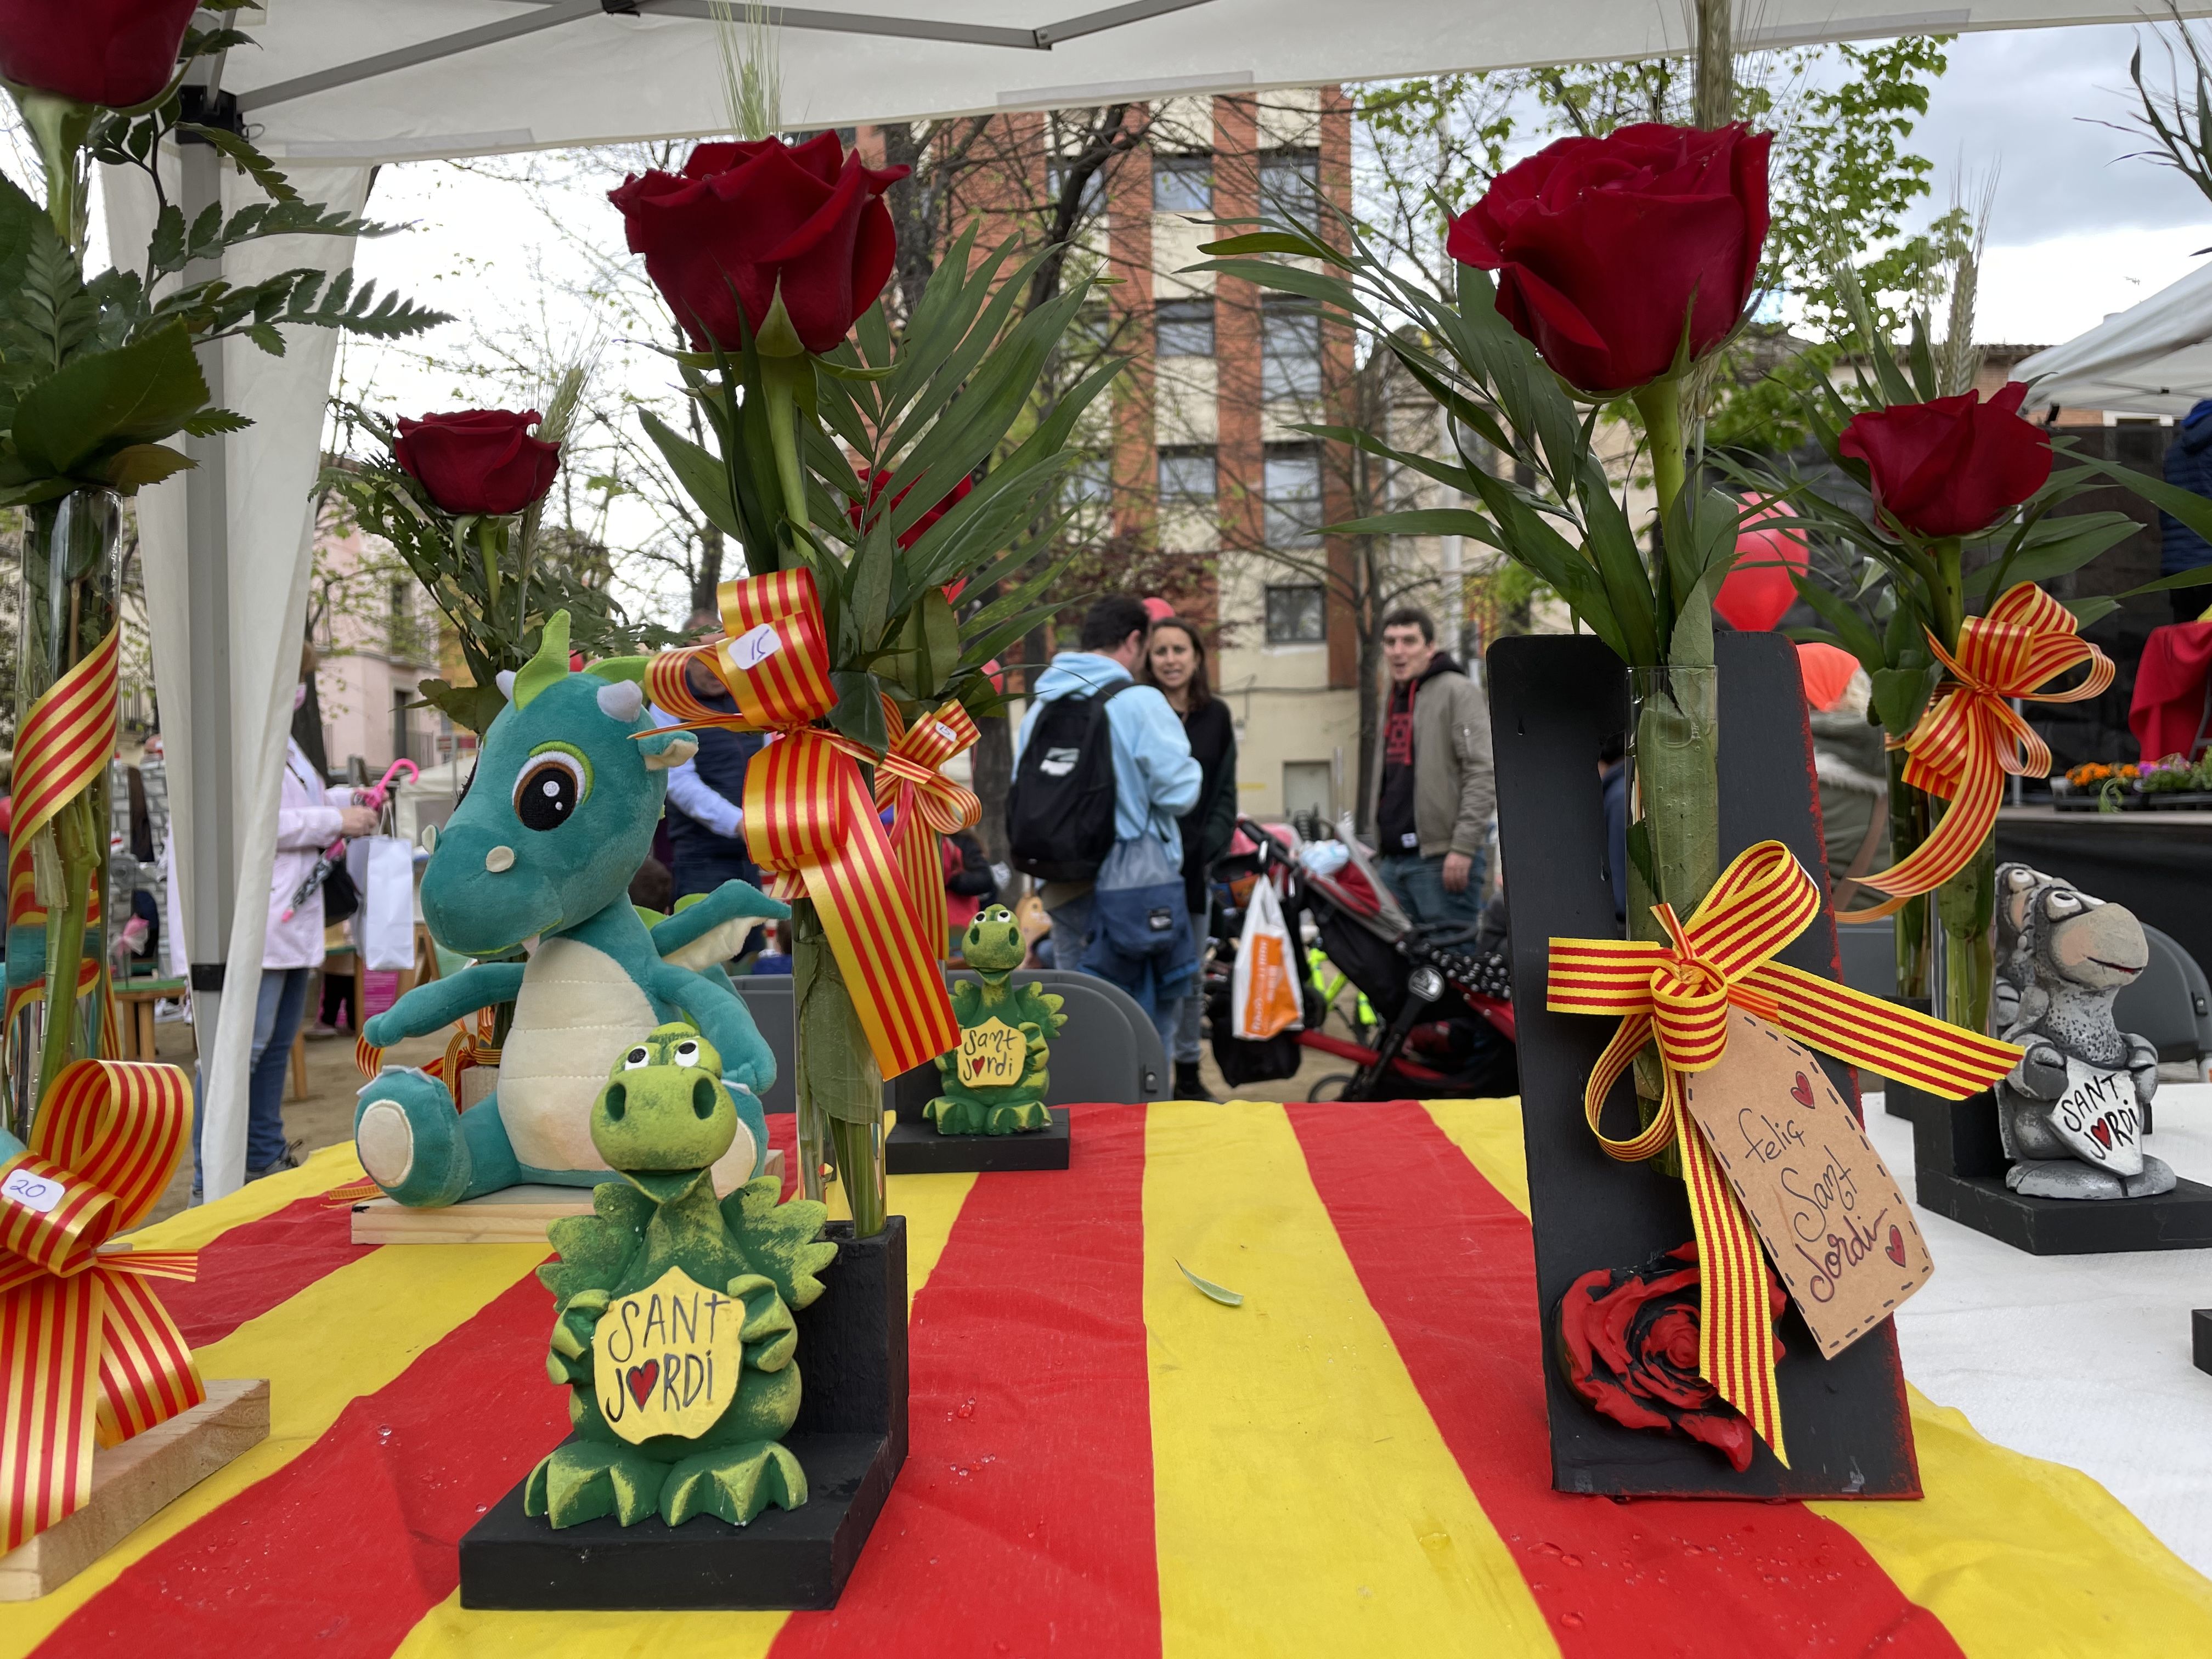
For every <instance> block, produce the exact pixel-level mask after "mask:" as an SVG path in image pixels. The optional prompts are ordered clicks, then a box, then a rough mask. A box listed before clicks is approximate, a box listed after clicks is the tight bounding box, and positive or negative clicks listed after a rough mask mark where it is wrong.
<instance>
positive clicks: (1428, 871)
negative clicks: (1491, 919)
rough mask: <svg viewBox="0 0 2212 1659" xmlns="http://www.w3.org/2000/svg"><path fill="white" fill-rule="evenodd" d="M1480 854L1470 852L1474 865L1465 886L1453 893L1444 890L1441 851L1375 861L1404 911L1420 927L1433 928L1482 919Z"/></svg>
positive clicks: (1377, 870)
mask: <svg viewBox="0 0 2212 1659" xmlns="http://www.w3.org/2000/svg"><path fill="white" fill-rule="evenodd" d="M1482 857H1483V855H1482V854H1480V853H1477V854H1474V855H1473V858H1474V869H1472V870H1471V871H1469V872H1468V878H1467V885H1466V887H1465V888H1463V889H1462V890H1460V891H1459V892H1456V893H1452V892H1447V891H1446V890H1444V855H1443V854H1442V853H1438V854H1434V855H1433V856H1432V857H1429V858H1423V857H1421V856H1420V855H1419V854H1416V853H1393V854H1389V856H1388V857H1384V858H1379V859H1377V860H1375V868H1376V872H1377V873H1379V874H1380V875H1381V876H1382V878H1383V885H1384V886H1386V887H1388V888H1389V890H1390V892H1391V895H1392V896H1393V897H1395V899H1396V900H1397V901H1398V902H1399V903H1400V904H1401V905H1403V906H1404V907H1405V908H1406V914H1407V915H1409V916H1411V917H1413V920H1414V921H1417V922H1419V923H1420V924H1421V925H1422V926H1424V927H1437V926H1438V925H1440V924H1444V923H1450V922H1475V921H1481V920H1482Z"/></svg>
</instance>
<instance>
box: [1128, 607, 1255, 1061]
mask: <svg viewBox="0 0 2212 1659" xmlns="http://www.w3.org/2000/svg"><path fill="white" fill-rule="evenodd" d="M1144 684H1146V685H1152V686H1157V687H1158V688H1159V692H1160V695H1161V696H1164V697H1165V698H1166V699H1167V700H1168V707H1169V708H1172V709H1174V710H1175V712H1176V714H1177V715H1178V716H1179V717H1181V719H1182V727H1183V733H1184V735H1185V736H1186V737H1188V738H1189V739H1190V754H1191V758H1192V759H1193V760H1194V761H1196V762H1197V763H1198V766H1199V784H1198V800H1197V802H1196V804H1195V805H1193V806H1192V807H1191V809H1190V811H1188V812H1187V813H1186V814H1184V816H1183V818H1182V884H1183V900H1184V902H1185V903H1186V904H1187V905H1188V907H1189V908H1190V930H1191V938H1192V939H1193V941H1194V943H1195V944H1196V945H1197V947H1198V953H1199V957H1200V961H1201V962H1202V961H1203V960H1204V958H1205V956H1206V936H1207V934H1208V933H1210V932H1211V931H1212V929H1211V927H1210V925H1209V921H1208V914H1207V912H1208V907H1209V903H1210V901H1211V895H1210V892H1209V889H1210V887H1211V881H1210V879H1209V878H1210V877H1211V875H1212V869H1213V861H1214V860H1216V859H1218V858H1219V857H1220V856H1221V855H1222V854H1223V853H1224V852H1225V851H1227V850H1228V847H1229V842H1230V837H1231V836H1232V835H1234V834H1235V833H1236V829H1237V731H1236V727H1235V726H1234V724H1233V723H1232V722H1231V720H1230V718H1229V705H1228V704H1227V703H1225V702H1222V701H1221V700H1220V699H1219V698H1218V697H1217V696H1214V695H1213V688H1212V686H1211V685H1209V684H1207V683H1206V641H1204V640H1202V639H1200V637H1199V635H1198V630H1197V629H1194V628H1193V627H1192V626H1191V625H1190V624H1189V623H1187V622H1185V621H1183V620H1182V618H1181V617H1160V618H1159V619H1158V621H1156V622H1154V623H1152V630H1151V632H1150V633H1149V634H1147V635H1146V641H1145V671H1144ZM1205 1004H1206V980H1205V975H1204V974H1203V973H1202V972H1201V973H1200V976H1199V979H1198V981H1197V982H1196V983H1194V985H1193V986H1192V987H1191V988H1190V992H1189V994H1188V995H1187V996H1186V997H1184V999H1183V1002H1182V1015H1181V1018H1179V1020H1178V1021H1177V1023H1176V1041H1175V1053H1174V1054H1172V1055H1171V1056H1170V1058H1171V1059H1172V1060H1174V1062H1175V1095H1176V1099H1178V1100H1206V1099H1210V1098H1212V1097H1211V1096H1209V1095H1208V1094H1207V1093H1206V1087H1205V1085H1203V1084H1202V1083H1200V1081H1199V1076H1198V1061H1199V1056H1200V1054H1201V1053H1203V1052H1204V1050H1203V1048H1202V1047H1201V1045H1200V1035H1199V1020H1200V1012H1201V1011H1202V1010H1203V1008H1204V1006H1205Z"/></svg>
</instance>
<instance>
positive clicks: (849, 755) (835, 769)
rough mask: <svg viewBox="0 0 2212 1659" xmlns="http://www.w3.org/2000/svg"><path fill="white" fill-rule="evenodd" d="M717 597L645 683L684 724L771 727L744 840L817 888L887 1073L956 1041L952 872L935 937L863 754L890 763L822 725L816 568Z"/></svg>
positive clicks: (751, 772)
mask: <svg viewBox="0 0 2212 1659" xmlns="http://www.w3.org/2000/svg"><path fill="white" fill-rule="evenodd" d="M717 598H718V601H719V603H720V607H721V612H722V628H723V637H722V638H721V639H720V640H717V641H714V643H712V644H711V645H702V646H691V647H687V648H686V649H684V650H682V651H669V652H664V653H661V654H660V655H659V656H657V657H655V658H654V659H653V660H652V662H651V663H649V664H648V665H647V668H646V676H645V685H646V692H647V696H650V697H651V698H652V699H653V702H654V703H655V704H656V705H657V706H658V707H659V708H662V709H664V710H665V711H666V712H667V713H669V714H673V715H675V716H676V721H675V724H676V726H678V727H679V728H683V729H686V730H690V729H696V728H698V727H701V726H720V727H724V728H726V729H728V730H732V731H738V732H769V733H771V734H773V735H772V737H771V738H770V741H769V744H768V746H767V747H766V748H765V749H763V750H761V752H760V753H759V754H758V755H757V756H756V757H754V758H753V762H752V763H751V764H750V766H748V767H747V768H746V769H745V799H744V815H745V845H746V847H747V848H748V849H749V850H750V852H751V854H752V856H753V861H754V862H755V863H757V864H758V865H759V866H761V867H762V868H763V870H769V871H773V872H777V873H779V874H786V875H791V876H795V877H796V878H798V880H799V883H800V884H801V885H802V886H803V887H804V889H805V893H806V896H808V897H809V898H811V899H812V900H813V902H814V906H815V908H816V909H817V911H818V912H819V913H820V915H821V917H822V927H823V933H826V934H827V935H828V936H829V948H830V949H831V951H834V952H835V953H836V957H837V965H838V966H839V968H841V969H843V972H844V978H845V985H846V988H847V989H848V991H850V992H851V994H852V997H853V1006H854V1009H855V1011H856V1012H858V1013H859V1014H860V1024H861V1028H862V1029H863V1030H866V1032H867V1034H868V1047H869V1048H870V1049H872V1051H873V1053H874V1054H875V1057H876V1064H877V1065H878V1066H879V1067H881V1068H882V1071H883V1073H884V1076H885V1077H890V1076H893V1075H895V1074H896V1073H900V1072H904V1071H908V1070H909V1069H911V1068H912V1067H914V1066H919V1065H921V1063H922V1061H924V1060H932V1059H934V1058H935V1057H936V1056H937V1055H939V1054H943V1053H944V1052H945V1050H946V1049H948V1048H951V1047H952V1045H953V1044H954V1043H955V1042H958V1041H959V1040H960V1031H959V1028H958V1026H957V1025H956V1024H954V1023H953V1018H952V1004H951V1001H950V1000H948V999H947V998H946V996H945V978H944V975H942V973H940V972H939V967H938V957H939V952H940V951H943V949H944V948H945V929H944V927H943V926H942V917H943V914H944V913H943V909H942V904H943V900H942V896H941V895H942V891H943V881H942V879H941V878H939V880H938V881H937V882H936V883H935V885H936V887H937V888H938V890H939V895H940V896H939V920H940V925H939V928H938V932H937V937H936V941H935V943H934V944H931V943H930V942H929V941H927V939H925V938H924V937H923V935H922V933H921V925H920V922H919V920H918V917H917V915H916V910H917V906H916V905H915V902H914V897H913V895H911V894H910V893H909V892H908V890H907V884H906V882H905V880H904V878H902V876H901V875H900V873H899V862H898V859H897V856H896V854H894V853H893V851H892V849H891V844H890V837H889V836H887V835H885V833H884V826H883V822H882V820H881V819H879V818H878V817H877V816H876V806H875V803H874V802H873V801H872V799H870V798H869V792H868V790H867V789H866V787H864V786H863V785H862V783H861V781H860V763H863V762H865V763H868V764H870V765H874V766H878V767H882V766H884V765H885V764H886V761H885V760H884V757H878V755H877V754H876V752H875V751H874V750H872V749H870V748H869V747H868V746H867V745H866V744H860V743H855V742H854V741H853V740H852V739H851V738H846V737H842V736H841V735H839V734H838V733H837V732H829V731H824V730H823V729H821V728H819V727H817V726H815V725H814V722H815V721H816V720H819V719H820V718H821V717H822V716H823V715H824V714H828V713H829V710H830V709H832V708H835V707H836V703H837V693H836V690H835V689H834V688H833V687H832V686H831V685H830V684H829V636H828V635H827V633H826V632H825V631H824V629H823V622H822V604H821V599H820V597H819V595H817V592H815V586H814V573H813V572H812V571H811V570H805V569H793V570H780V571H777V572H776V573H775V574H773V575H767V576H753V577H749V578H748V579H746V580H744V581H734V582H724V583H723V584H722V586H721V587H720V592H719V593H718V596H717ZM695 659H696V660H697V661H701V662H703V663H705V664H706V665H708V667H709V668H710V669H712V670H713V671H714V675H715V677H716V678H718V679H720V681H721V683H722V684H724V685H726V686H727V687H728V688H729V690H730V695H731V696H732V697H734V698H735V699H736V700H737V705H738V712H737V713H736V714H727V713H725V712H723V711H722V710H720V709H716V708H709V707H708V706H707V705H706V704H704V703H702V702H700V701H699V699H698V698H697V697H696V696H694V695H693V694H692V691H691V690H690V686H689V685H688V684H685V678H684V670H685V669H686V667H687V666H688V665H690V663H691V662H692V661H694V660H695ZM664 729H665V728H664ZM902 764H905V763H902ZM908 781H912V780H911V779H908Z"/></svg>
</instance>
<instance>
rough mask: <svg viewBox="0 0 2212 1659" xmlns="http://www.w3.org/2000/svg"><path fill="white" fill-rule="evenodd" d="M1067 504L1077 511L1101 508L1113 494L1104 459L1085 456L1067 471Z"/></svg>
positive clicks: (1110, 474)
mask: <svg viewBox="0 0 2212 1659" xmlns="http://www.w3.org/2000/svg"><path fill="white" fill-rule="evenodd" d="M1065 482H1066V490H1067V504H1068V506H1070V507H1074V508H1076V509H1078V510H1079V511H1080V510H1082V509H1084V508H1102V507H1104V506H1105V505H1106V503H1107V501H1109V499H1110V498H1111V497H1112V495H1113V494H1114V478H1113V474H1112V472H1111V471H1110V470H1109V466H1108V464H1107V459H1106V457H1105V456H1103V455H1085V456H1083V457H1082V458H1081V459H1079V460H1078V461H1077V462H1076V463H1075V465H1073V466H1072V467H1070V468H1068V470H1067V473H1066V481H1065Z"/></svg>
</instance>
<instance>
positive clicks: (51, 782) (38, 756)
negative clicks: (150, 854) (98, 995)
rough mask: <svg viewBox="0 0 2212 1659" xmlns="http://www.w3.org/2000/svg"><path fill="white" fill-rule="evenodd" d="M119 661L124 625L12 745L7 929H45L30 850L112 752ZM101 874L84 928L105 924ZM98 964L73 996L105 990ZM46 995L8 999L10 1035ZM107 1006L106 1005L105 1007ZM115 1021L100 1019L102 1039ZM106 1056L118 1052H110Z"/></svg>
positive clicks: (48, 698)
mask: <svg viewBox="0 0 2212 1659" xmlns="http://www.w3.org/2000/svg"><path fill="white" fill-rule="evenodd" d="M121 657H122V634H121V629H120V627H119V625H118V627H116V628H111V629H108V630H107V636H106V638H105V639H103V640H101V641H100V643H99V644H98V645H97V646H95V647H94V648H93V649H92V650H91V651H89V652H88V653H86V654H85V655H84V656H83V657H82V659H79V660H78V661H77V662H76V663H75V664H73V665H71V666H70V669H69V670H68V671H67V672H65V673H64V674H63V675H62V677H61V678H59V679H58V680H56V681H55V682H54V683H53V684H52V685H50V686H48V687H47V688H46V690H44V691H42V692H40V694H39V696H37V697H36V698H35V699H33V702H32V703H31V706H30V708H28V709H27V711H25V713H24V715H23V723H22V730H21V734H20V735H19V736H18V738H17V739H16V743H15V812H14V815H13V817H12V819H11V820H10V823H11V829H10V830H9V845H8V927H9V931H11V932H12V931H14V930H15V929H16V928H18V927H40V928H43V927H45V926H46V908H45V907H44V906H43V905H41V904H40V902H39V896H38V883H37V879H36V877H35V875H34V873H33V863H32V856H31V854H32V845H33V841H34V840H35V838H36V837H37V836H38V834H39V832H40V830H41V829H45V828H46V826H47V825H48V824H50V823H52V822H53V821H54V819H55V818H56V817H58V816H59V815H60V813H61V811H62V809H63V808H64V807H65V806H67V805H69V804H70V801H71V800H73V799H76V796H77V795H79V794H81V793H82V792H83V791H84V790H86V789H88V788H89V787H91V786H92V783H93V781H94V779H96V778H97V777H98V776H99V775H100V768H102V767H104V766H106V764H107V762H108V758H109V757H111V756H112V755H113V754H114V752H115V726H116V707H115V686H116V671H117V665H118V663H119V662H120V660H121ZM94 833H95V834H96V835H97V836H98V837H99V842H100V850H101V859H100V870H101V872H105V870H106V842H107V826H106V824H104V823H103V824H98V825H95V826H94ZM102 885H103V883H102V881H101V880H100V878H99V877H98V876H97V875H96V876H95V878H94V881H93V884H92V890H91V891H90V893H89V894H88V896H87V898H86V902H85V926H86V927H96V926H98V925H99V921H100V889H101V886H102ZM100 969H101V963H100V953H99V952H98V951H90V952H88V953H87V954H86V956H85V957H84V958H83V959H82V962H81V963H79V964H78V967H77V980H76V994H77V995H79V996H85V995H88V994H90V993H92V992H93V991H95V990H100V989H101V988H102V980H101V972H100ZM45 994H46V981H45V980H44V979H43V978H40V979H35V980H32V981H27V982H25V983H19V984H17V985H15V986H14V987H11V988H10V989H9V993H8V1006H7V1009H6V1011H5V1018H6V1022H7V1027H8V1030H9V1033H10V1034H11V1036H10V1039H9V1040H10V1041H12V1040H13V1037H12V1033H13V1032H14V1030H15V1012H16V1010H17V1009H19V1008H21V1006H23V1005H24V1004H25V1003H27V1002H35V1001H37V1000H40V998H41V997H43V996H44V995H45ZM105 1000H106V999H105V998H103V1001H105ZM112 1029H113V1027H112V1019H110V1018H103V1022H102V1030H103V1032H106V1031H112ZM107 1052H109V1053H112V1052H114V1050H113V1048H112V1047H111V1048H108V1049H107Z"/></svg>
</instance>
